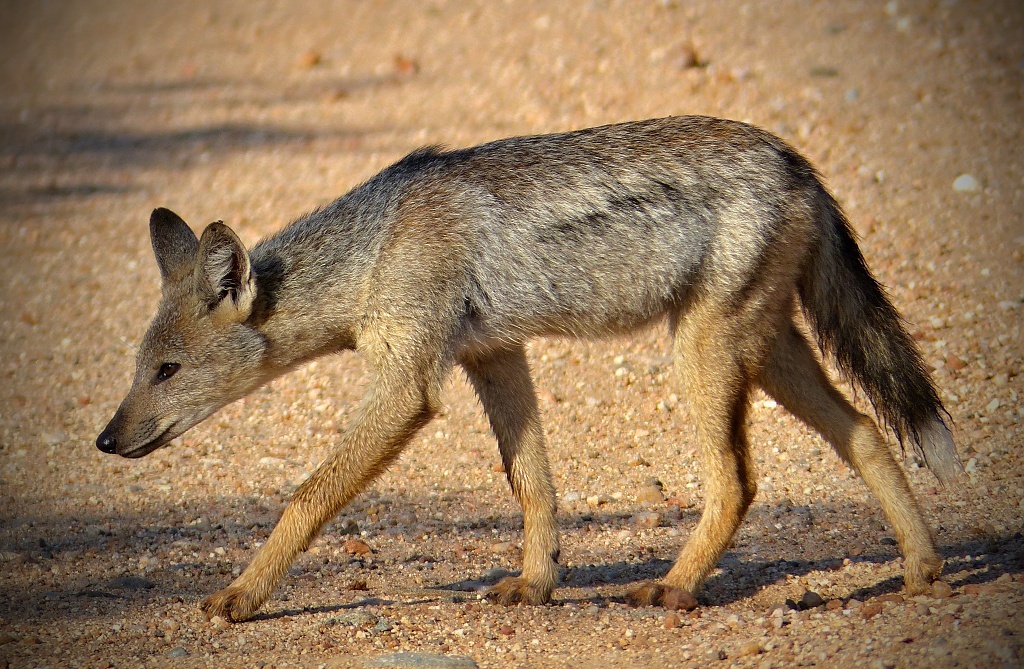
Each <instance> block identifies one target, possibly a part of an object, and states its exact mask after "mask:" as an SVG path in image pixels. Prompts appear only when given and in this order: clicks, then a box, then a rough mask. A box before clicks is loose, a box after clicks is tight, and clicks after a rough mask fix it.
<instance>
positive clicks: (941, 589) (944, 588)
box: [932, 581, 953, 599]
mask: <svg viewBox="0 0 1024 669" xmlns="http://www.w3.org/2000/svg"><path fill="white" fill-rule="evenodd" d="M952 594H953V588H951V587H949V584H948V583H946V582H945V581H935V582H934V583H932V597H934V598H935V599H945V598H946V597H950V596H951V595H952Z"/></svg>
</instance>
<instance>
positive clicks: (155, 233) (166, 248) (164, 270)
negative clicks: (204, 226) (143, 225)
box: [149, 207, 199, 286]
mask: <svg viewBox="0 0 1024 669" xmlns="http://www.w3.org/2000/svg"><path fill="white" fill-rule="evenodd" d="M149 236H150V239H151V240H152V242H153V253H154V254H156V264H157V265H158V266H159V267H160V277H161V278H162V279H163V281H164V285H165V286H166V285H169V284H176V283H177V282H179V281H181V280H182V279H184V278H185V277H187V276H188V275H189V274H191V273H192V268H193V267H195V262H196V252H197V251H198V250H199V240H198V239H196V233H194V232H192V228H190V227H188V224H187V223H185V221H183V220H181V217H180V216H178V215H177V214H175V213H174V212H173V211H171V210H170V209H164V208H163V207H161V208H159V209H154V210H153V214H152V215H151V216H150V217H149Z"/></svg>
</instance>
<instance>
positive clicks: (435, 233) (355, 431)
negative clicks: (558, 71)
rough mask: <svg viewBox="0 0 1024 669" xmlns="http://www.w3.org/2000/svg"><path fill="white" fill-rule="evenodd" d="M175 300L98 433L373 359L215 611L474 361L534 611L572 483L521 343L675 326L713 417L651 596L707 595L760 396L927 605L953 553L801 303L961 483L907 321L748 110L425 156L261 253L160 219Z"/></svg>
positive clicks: (800, 169) (889, 417) (737, 501)
mask: <svg viewBox="0 0 1024 669" xmlns="http://www.w3.org/2000/svg"><path fill="white" fill-rule="evenodd" d="M150 233H151V236H152V242H153V250H154V251H155V254H156V260H157V264H158V265H159V268H160V273H161V277H162V285H163V297H162V299H161V302H160V305H159V308H158V311H157V314H156V317H155V319H154V320H153V323H152V325H151V326H150V328H149V331H148V332H147V333H146V335H145V337H144V338H143V340H142V343H141V345H140V347H139V352H138V360H137V368H136V374H135V380H134V382H133V384H132V387H131V390H130V391H129V393H128V396H127V397H126V398H125V400H124V401H123V402H122V404H121V406H120V408H119V409H118V410H117V413H116V414H115V415H114V417H113V419H112V420H111V421H110V423H109V424H108V425H107V426H106V428H105V429H104V430H103V433H102V434H101V435H100V436H99V438H98V439H97V442H96V443H97V446H98V447H99V448H100V450H102V451H104V452H106V453H117V454H119V455H122V456H124V457H129V458H137V457H141V456H144V455H146V454H147V453H150V452H151V451H153V450H154V449H156V448H159V447H160V446H163V445H164V444H166V443H167V442H169V441H170V440H171V439H173V438H174V437H176V436H178V435H180V434H182V433H183V432H185V431H186V430H188V429H189V428H190V427H192V426H193V425H195V424H196V423H198V422H200V421H202V420H203V419H205V418H206V417H207V416H209V415H210V414H212V413H213V412H214V411H216V410H217V409H219V408H220V407H222V406H224V405H225V404H227V403H229V402H232V401H234V400H236V399H238V398H240V397H242V396H244V395H246V394H248V393H250V392H252V391H253V390H255V389H256V388H258V387H259V386H260V385H262V384H264V383H266V382H267V381H269V380H270V379H272V378H274V377H276V376H278V375H280V374H283V373H285V372H287V371H289V370H291V369H293V368H295V367H296V366H298V365H301V364H302V363H304V362H306V361H308V360H312V359H313V358H316V357H317V356H321V355H325V354H328V353H334V352H336V351H341V350H346V349H355V350H356V351H359V352H360V353H361V354H362V355H363V356H365V358H366V360H367V361H368V364H369V366H370V367H371V369H372V377H373V380H372V383H371V384H370V387H369V388H368V389H367V391H366V394H365V397H364V399H363V401H362V403H361V405H360V407H359V411H358V413H357V415H356V416H355V417H354V418H353V419H352V420H351V422H350V424H349V425H348V427H347V429H346V431H345V432H344V434H343V435H342V436H341V437H340V440H339V444H338V446H337V450H335V451H334V453H333V454H332V455H331V456H330V457H329V458H327V459H326V460H325V461H324V462H323V464H321V466H320V467H319V468H318V469H317V470H316V471H315V472H314V473H313V475H312V476H310V477H309V479H308V480H306V481H305V482H304V483H303V484H302V485H301V486H300V487H299V488H298V490H297V491H296V493H295V496H294V498H293V499H292V501H291V503H290V504H288V506H287V507H286V508H285V510H284V512H283V515H282V517H281V520H280V522H279V523H278V524H277V526H276V527H275V529H274V531H273V533H272V534H271V536H270V538H269V539H268V541H267V542H266V544H265V545H264V546H263V547H262V548H261V549H260V550H259V552H258V553H257V554H256V556H255V558H254V559H253V561H252V563H251V564H250V565H249V566H248V568H247V569H245V571H244V572H243V573H242V574H241V575H240V576H239V577H238V578H237V579H236V580H235V581H234V582H233V583H231V584H230V585H229V586H228V587H226V588H224V589H223V590H221V591H219V592H217V593H215V594H213V595H212V596H210V597H208V598H207V599H206V600H205V601H204V602H203V604H202V608H203V610H204V611H205V612H206V613H207V615H209V616H213V615H220V616H223V617H224V618H226V619H229V620H235V621H238V620H244V619H246V618H249V617H251V616H252V615H253V614H254V613H255V612H256V611H257V609H259V607H260V606H261V605H262V604H263V603H264V602H265V601H266V599H267V598H268V597H269V596H270V594H271V592H272V590H273V588H274V586H275V584H276V583H277V582H278V580H279V579H280V578H281V576H282V575H283V574H284V573H285V571H286V570H287V569H288V566H289V565H290V564H291V562H292V561H293V560H294V559H295V557H296V556H297V555H298V554H299V553H300V552H301V551H303V550H305V549H306V547H307V546H308V545H309V543H310V541H311V540H312V539H313V538H314V536H315V535H316V534H317V532H318V531H319V530H320V528H321V527H322V526H323V525H324V524H325V523H326V522H328V521H329V520H330V519H331V518H333V517H334V516H335V515H336V514H337V513H338V511H339V510H340V509H341V508H342V507H343V506H345V504H346V503H348V502H349V501H350V500H351V499H352V498H353V497H354V496H355V495H356V494H358V493H359V492H360V490H362V489H363V488H364V487H365V486H366V485H367V484H368V483H369V482H370V481H372V480H373V479H374V477H376V476H378V475H379V474H381V473H382V472H383V471H384V470H385V469H386V468H387V467H388V465H389V463H391V462H392V461H393V460H394V459H395V458H396V457H397V456H398V454H399V453H400V452H401V451H402V449H403V448H404V447H405V446H406V444H407V443H408V442H409V440H410V438H411V437H412V436H413V434H414V433H416V431H417V430H419V429H420V428H421V427H423V426H424V425H425V424H426V423H427V422H428V421H429V420H430V419H431V417H432V416H433V415H434V414H435V412H436V411H437V409H438V406H439V394H440V392H441V389H442V386H443V385H444V383H445V380H446V378H447V376H448V374H449V372H450V371H451V369H452V367H453V366H454V365H455V364H459V365H461V366H462V367H463V369H464V370H465V372H466V374H467V376H468V378H469V380H470V382H471V383H472V385H473V387H474V388H475V390H476V392H477V394H478V396H479V398H480V401H481V403H482V404H483V408H484V411H485V412H486V414H487V416H488V418H489V420H490V424H491V427H492V429H493V431H494V434H495V436H496V438H497V442H498V447H499V450H500V452H501V458H502V461H503V463H504V467H505V471H506V473H507V477H508V482H509V484H510V486H511V488H512V493H513V494H514V496H515V497H516V499H517V500H518V501H519V503H520V504H521V506H522V509H523V524H524V535H525V537H524V544H523V569H522V572H521V574H520V575H518V576H510V577H507V578H505V579H503V580H502V581H500V582H499V583H498V584H497V585H495V586H494V587H493V588H492V590H491V593H490V594H491V596H492V597H493V598H495V599H496V600H498V601H499V602H502V603H505V604H510V603H515V602H525V603H530V604H539V603H543V602H547V601H549V600H550V598H551V593H552V589H553V588H554V586H555V583H556V580H557V573H558V572H557V559H558V532H557V528H556V522H555V489H554V486H553V484H552V480H551V473H550V469H549V464H548V457H547V455H546V453H545V446H544V430H543V428H542V425H541V420H540V415H539V412H538V408H537V399H536V396H535V393H534V388H533V383H532V381H531V378H530V370H529V366H528V364H527V357H526V354H525V352H524V345H525V342H526V341H527V340H529V339H530V338H532V337H538V336H544V335H560V336H574V337H598V336H602V335H607V334H614V333H623V332H628V331H630V330H633V329H635V328H639V327H641V326H645V325H648V324H650V323H652V322H654V321H656V320H658V319H662V318H664V319H665V320H666V321H667V324H668V327H669V330H670V332H671V335H672V342H673V344H672V347H673V354H674V359H675V367H676V371H677V374H676V377H677V379H678V383H679V384H680V386H681V387H682V389H683V391H684V392H685V394H686V396H687V397H688V399H689V403H690V405H691V406H692V411H691V412H690V414H689V415H690V416H691V417H692V419H693V420H694V421H695V422H696V435H697V439H698V442H699V452H700V459H701V463H702V470H703V476H704V481H705V484H706V487H705V489H704V490H705V493H706V505H705V508H704V512H703V515H702V517H701V519H700V522H699V523H698V524H697V526H696V529H695V530H694V531H693V533H692V535H691V536H690V538H689V541H688V542H687V543H686V545H685V546H684V547H683V549H682V552H681V553H680V555H679V558H678V560H677V561H676V563H675V565H674V566H673V567H672V569H671V570H670V571H669V572H668V574H667V575H666V576H665V577H664V579H662V580H661V581H659V582H655V583H647V584H642V585H640V586H639V587H637V588H636V589H634V590H633V591H632V593H631V598H632V600H633V602H634V603H637V604H660V605H667V606H669V607H680V606H692V605H695V602H694V600H693V595H694V594H696V592H697V590H698V588H699V587H700V585H701V583H702V582H703V581H704V580H705V578H706V577H707V576H708V574H709V573H710V572H711V570H712V569H713V568H714V566H715V563H716V561H717V560H718V558H719V557H720V556H721V555H722V553H723V551H724V550H725V549H726V547H727V546H728V545H729V542H730V540H731V538H732V536H733V534H734V533H735V531H736V529H737V527H738V526H739V524H740V522H741V520H742V518H743V516H744V514H745V512H746V511H747V508H748V507H749V506H750V504H751V502H752V500H753V499H754V494H755V491H756V489H757V484H756V481H755V475H754V467H753V464H752V460H751V453H750V447H749V444H748V440H747V435H746V431H745V424H746V416H747V409H748V403H749V399H750V395H751V391H752V390H753V389H754V388H755V386H759V387H761V388H762V389H764V391H765V392H767V393H768V395H770V396H771V397H773V398H775V399H776V400H777V401H778V402H779V404H781V405H782V406H784V407H786V408H787V409H788V410H789V411H791V412H792V413H793V414H795V415H796V416H797V417H798V418H800V419H801V420H803V421H804V422H806V423H807V424H808V425H810V426H811V427H813V428H814V429H815V430H817V431H818V432H819V433H821V435H822V436H823V437H824V438H825V439H826V440H827V441H828V442H829V443H830V444H831V445H832V446H833V448H834V449H835V450H836V452H837V453H838V454H839V456H840V457H841V458H842V459H843V460H845V461H846V462H847V463H849V465H850V466H851V467H853V469H854V470H855V471H856V472H857V473H858V474H859V475H860V476H861V477H863V479H864V481H865V482H866V483H867V485H868V487H869V488H870V489H871V490H872V491H873V492H874V494H875V495H876V496H877V498H878V500H879V502H880V503H881V506H882V509H883V510H884V512H885V514H886V516H887V518H888V519H889V522H890V523H891V524H892V527H893V529H894V530H895V533H896V536H897V539H898V540H899V543H900V546H901V548H902V551H903V554H904V556H905V562H904V565H905V583H906V587H907V589H908V590H909V591H910V592H912V593H916V592H920V591H922V590H924V589H925V588H927V587H928V585H929V584H930V582H931V581H932V580H933V579H936V578H938V576H939V574H940V572H941V569H942V560H941V558H940V557H939V555H938V553H937V552H936V549H935V545H934V542H933V539H932V536H931V534H930V532H929V529H928V527H927V525H926V524H925V522H924V520H923V518H922V515H921V511H920V509H919V508H918V505H917V503H916V501H915V500H914V497H913V495H912V493H911V491H910V488H909V486H908V483H907V479H906V478H905V476H904V474H903V471H902V469H901V468H900V466H899V464H898V463H897V461H896V459H895V458H894V457H893V455H892V454H891V453H890V451H889V448H888V446H887V445H886V441H885V439H884V438H883V436H882V433H881V432H880V431H879V428H878V427H877V426H876V424H875V422H874V421H873V420H871V419H870V418H868V417H867V416H865V415H864V414H862V413H860V412H859V411H857V410H856V409H855V408H854V407H853V406H852V405H851V404H850V403H849V402H848V401H847V400H846V399H845V398H844V396H843V395H842V394H841V393H840V392H839V391H838V390H837V389H836V388H835V387H834V386H833V385H832V383H831V382H830V380H829V378H828V376H827V375H826V373H825V371H824V370H823V368H822V366H821V364H820V363H819V361H818V358H817V356H816V354H815V352H814V350H813V346H812V344H811V343H810V342H809V341H808V340H807V339H806V337H805V336H804V335H803V334H802V330H801V329H799V328H798V327H797V326H796V324H795V322H794V318H795V316H796V311H795V309H796V303H797V302H799V305H800V307H802V309H803V313H804V315H805V316H806V319H807V322H808V323H809V324H810V326H811V328H812V329H813V332H814V334H815V336H816V339H817V342H816V343H817V345H818V346H819V347H820V349H821V350H822V351H823V352H825V353H826V354H829V355H831V356H832V358H833V359H834V360H835V362H836V364H837V366H838V368H839V369H840V370H841V372H842V373H843V374H844V376H845V377H846V378H847V379H848V380H850V381H851V382H853V383H855V384H856V386H858V387H859V388H861V389H862V390H863V392H864V393H865V395H866V396H867V398H869V399H870V401H871V403H872V404H873V406H874V409H875V410H876V412H877V413H878V415H879V416H880V417H881V419H882V420H883V421H884V423H885V424H886V425H888V426H889V427H890V428H891V429H892V430H893V432H894V433H895V435H896V437H897V438H898V440H899V441H900V443H901V445H902V444H903V443H904V442H910V444H911V445H912V446H913V448H914V449H916V451H917V453H918V454H919V455H920V456H921V457H923V458H924V461H925V462H926V463H927V464H928V466H929V467H930V468H931V469H932V471H933V472H934V473H935V474H936V476H937V477H938V478H939V480H940V481H942V482H948V481H952V480H954V479H955V478H956V477H957V475H958V473H959V471H960V469H961V465H960V461H959V459H958V456H957V453H956V448H955V446H954V444H953V440H952V437H951V434H950V431H949V429H948V428H947V425H946V422H945V421H946V412H945V409H944V408H943V406H942V403H941V402H940V400H939V398H938V396H937V393H936V390H935V387H934V386H933V384H932V382H931V380H930V378H929V375H928V373H927V371H926V369H925V366H924V364H923V361H922V358H921V355H920V353H919V351H918V350H917V348H916V346H915V344H914V342H913V340H912V339H911V338H910V336H909V335H908V334H907V331H906V329H905V328H904V326H903V324H902V322H901V318H900V316H899V314H898V313H897V311H896V309H895V308H894V307H893V305H892V304H891V303H890V301H889V299H888V298H887V297H886V295H885V292H884V291H883V289H882V288H881V287H880V285H879V284H878V282H877V281H876V280H875V279H874V278H873V277H872V275H871V273H870V272H869V270H868V269H867V266H866V264H865V261H864V258H863V256H862V255H861V252H860V250H859V248H858V246H857V243H856V242H855V240H854V234H853V232H852V230H851V227H850V224H849V223H848V221H847V219H846V217H845V216H844V214H843V213H842V211H841V210H840V207H839V205H838V204H837V203H836V201H835V199H833V197H832V196H831V195H830V194H829V192H828V191H827V190H826V188H825V187H824V186H823V185H822V182H821V180H820V178H819V176H818V175H817V173H816V172H815V170H814V168H813V167H812V166H811V165H810V164H809V163H808V162H807V160H805V159H804V158H803V157H801V156H800V155H799V154H798V153H797V152H796V151H795V150H794V149H793V148H791V147H790V146H788V145H787V144H786V143H784V142H783V141H782V140H780V139H779V138H777V137H775V136H773V135H771V134H769V133H767V132H765V131H763V130H760V129H757V128H754V127H751V126H749V125H745V124H742V123H737V122H732V121H726V120H721V119H714V118H706V117H677V118H665V119H656V120H648V121H642V122H635V123H622V124H618V125H609V126H603V127H598V128H591V129H588V130H580V131H577V132H569V133H564V134H555V135H544V136H535V137H515V138H511V139H504V140H500V141H496V142H493V143H490V144H484V145H482V146H478V147H474V148H468V149H460V150H453V151H447V150H442V149H440V148H437V147H433V148H426V149H421V150H418V151H415V152H414V153H411V154H410V155H408V156H407V157H405V158H404V159H402V160H400V161H399V162H397V163H395V164H394V165H392V166H390V167H388V168H387V169H385V170H384V171H382V172H380V173H379V174H377V175H376V176H374V177H372V178H371V179H370V180H369V181H367V182H366V183H364V184H362V185H361V186H359V187H357V188H355V189H354V190H352V191H351V192H349V193H348V194H346V195H344V196H342V197H341V198H339V199H337V200H335V201H334V202H332V203H331V204H329V205H327V206H325V207H323V208H321V209H319V210H316V211H314V212H313V213H310V214H308V215H306V216H303V217H301V218H299V219H298V220H297V221H295V222H293V223H292V224H291V225H289V226H287V227H286V228H284V229H283V230H281V231H280V232H278V233H277V234H275V235H274V236H272V237H270V238H268V239H265V240H263V241H261V242H260V243H258V244H257V245H256V246H255V247H254V248H253V249H252V250H251V251H247V250H246V248H245V247H244V246H243V244H242V243H241V242H240V241H239V239H238V237H237V236H236V235H235V233H234V232H232V231H231V229H230V228H228V227H227V226H225V225H224V224H223V223H221V222H216V223H211V224H210V225H209V226H207V227H206V229H205V230H204V231H203V233H202V236H201V237H200V238H198V239H197V238H196V236H195V234H193V232H192V230H191V229H190V228H189V227H188V225H186V224H185V222H184V221H183V220H182V219H181V218H179V217H178V216H177V215H176V214H174V213H172V212H170V211H168V210H167V209H157V210H156V211H154V212H153V215H152V217H151V219H150Z"/></svg>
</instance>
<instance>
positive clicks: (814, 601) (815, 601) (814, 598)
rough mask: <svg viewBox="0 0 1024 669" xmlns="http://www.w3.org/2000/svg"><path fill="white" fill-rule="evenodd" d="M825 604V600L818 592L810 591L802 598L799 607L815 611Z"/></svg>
mask: <svg viewBox="0 0 1024 669" xmlns="http://www.w3.org/2000/svg"><path fill="white" fill-rule="evenodd" d="M824 603H825V600H824V599H822V598H821V595H819V594H818V593H816V592H812V591H810V590H808V591H807V592H805V593H804V595H803V597H801V598H800V601H799V602H798V606H799V607H800V609H802V610H807V609H814V608H817V607H819V606H821V605H822V604H824Z"/></svg>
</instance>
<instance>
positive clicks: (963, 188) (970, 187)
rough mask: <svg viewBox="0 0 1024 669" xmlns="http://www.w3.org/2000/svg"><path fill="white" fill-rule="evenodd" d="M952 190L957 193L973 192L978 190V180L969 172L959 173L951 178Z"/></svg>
mask: <svg viewBox="0 0 1024 669" xmlns="http://www.w3.org/2000/svg"><path fill="white" fill-rule="evenodd" d="M953 190H955V191H956V192H958V193H973V192H974V191H976V190H978V180H977V179H975V178H974V177H972V176H971V175H970V174H961V175H960V176H958V177H957V178H956V179H954V180H953Z"/></svg>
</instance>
